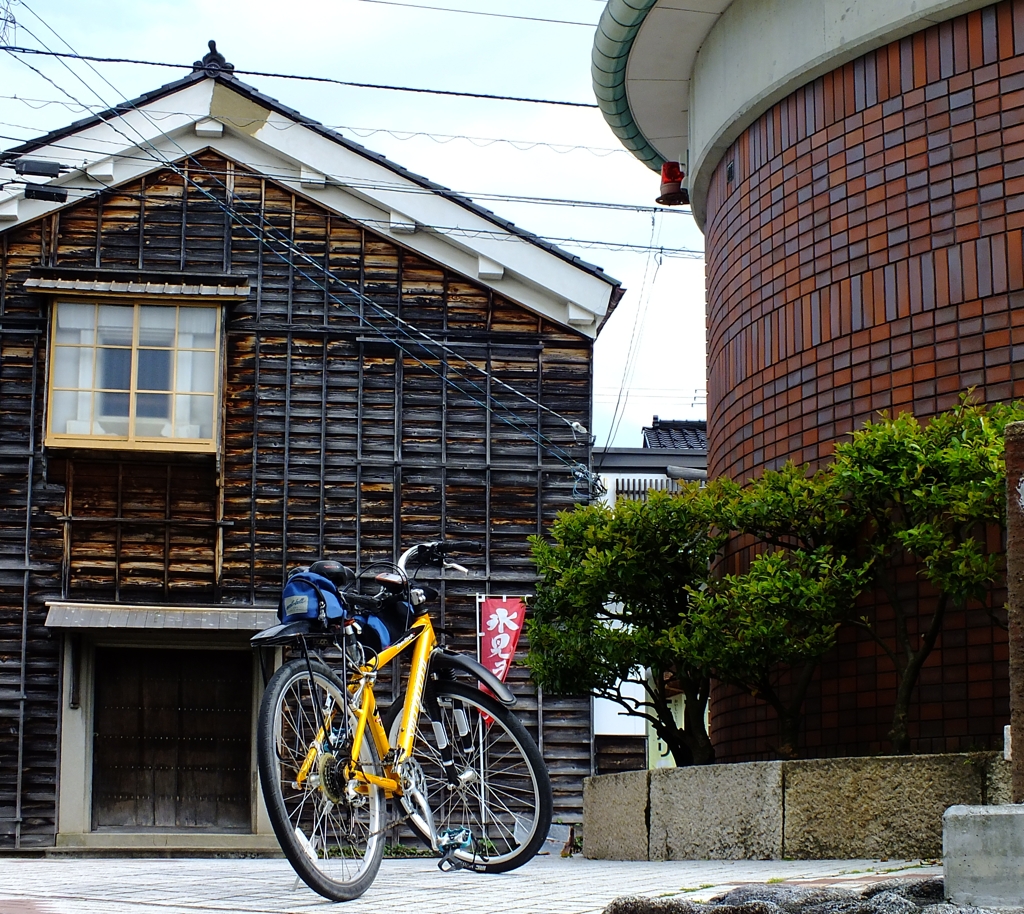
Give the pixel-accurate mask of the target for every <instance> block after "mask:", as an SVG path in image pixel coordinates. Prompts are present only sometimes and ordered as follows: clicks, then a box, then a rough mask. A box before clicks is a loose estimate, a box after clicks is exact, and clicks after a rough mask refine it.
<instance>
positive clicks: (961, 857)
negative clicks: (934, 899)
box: [942, 804, 1024, 907]
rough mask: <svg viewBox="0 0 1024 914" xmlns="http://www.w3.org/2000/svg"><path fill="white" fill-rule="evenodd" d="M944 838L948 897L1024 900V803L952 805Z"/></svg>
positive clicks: (989, 902) (970, 901) (965, 901)
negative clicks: (1013, 804) (1011, 804)
mask: <svg viewBox="0 0 1024 914" xmlns="http://www.w3.org/2000/svg"><path fill="white" fill-rule="evenodd" d="M942 842H943V855H942V857H943V860H942V862H943V868H944V870H945V879H946V897H947V898H948V899H949V900H950V901H952V902H953V903H954V904H961V905H976V906H979V907H982V906H984V907H1015V906H1018V905H1024V805H1020V804H1018V805H1015V806H1010V805H1007V806H952V807H950V808H949V809H947V810H946V814H945V815H944V816H943V819H942Z"/></svg>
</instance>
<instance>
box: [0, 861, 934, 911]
mask: <svg viewBox="0 0 1024 914" xmlns="http://www.w3.org/2000/svg"><path fill="white" fill-rule="evenodd" d="M941 873H942V867H941V865H936V864H934V863H929V864H921V863H919V862H908V863H904V862H879V861H869V860H840V861H835V860H770V861H751V860H712V861H673V862H669V863H632V862H630V863H625V862H618V861H608V860H586V859H583V858H581V857H573V858H570V859H563V858H561V857H556V856H542V857H537V858H536V859H534V860H533V861H531V862H530V863H529V864H528V865H526V866H524V867H521V868H520V869H518V870H515V871H514V872H512V873H507V874H504V875H500V876H488V875H480V874H477V873H469V872H465V871H463V872H455V873H441V872H440V871H439V870H438V869H437V865H436V861H435V860H432V859H429V858H417V859H413V860H385V861H384V862H383V864H382V865H381V869H380V873H379V874H378V876H377V879H376V881H375V882H374V884H373V886H372V887H371V888H370V890H369V891H368V892H367V893H366V894H365V895H364V896H363V897H362V898H360V899H357V900H356V901H352V902H348V903H347V904H346V905H345V907H344V911H345V914H369V912H373V914H383V912H387V914H413V912H415V914H441V912H445V914H598V912H600V911H602V910H603V908H604V907H605V906H606V905H607V904H608V903H609V902H610V901H611V900H612V899H614V898H617V897H618V896H620V895H651V896H676V895H678V896H682V897H685V898H687V899H692V900H694V901H703V900H707V899H708V898H710V897H712V896H713V895H716V894H718V893H720V892H723V891H727V890H728V889H730V888H732V887H735V886H737V885H742V884H744V883H750V882H768V881H769V880H772V881H779V880H784V881H786V882H789V883H792V884H794V885H802V886H807V887H810V886H818V885H833V886H842V887H847V888H859V887H862V886H864V885H865V884H867V883H868V882H873V881H877V880H879V879H883V878H884V879H889V878H892V877H893V876H907V877H922V876H931V875H941ZM295 881H296V880H295V876H294V873H293V872H292V870H291V868H290V867H289V866H288V864H287V862H286V861H284V860H280V859H256V860H254V859H166V858H137V857H133V858H127V859H124V858H116V859H111V858H102V859H98V858H81V857H65V856H61V857H47V858H13V857H6V858H0V914H136V912H147V914H228V912H231V914H307V912H323V911H326V910H329V909H330V906H331V903H330V902H328V901H326V900H325V899H322V898H320V896H319V895H316V894H314V893H313V892H311V891H310V890H309V889H307V888H306V887H305V885H304V884H302V883H299V885H298V886H296V885H295Z"/></svg>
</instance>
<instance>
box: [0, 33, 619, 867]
mask: <svg viewBox="0 0 1024 914" xmlns="http://www.w3.org/2000/svg"><path fill="white" fill-rule="evenodd" d="M47 162H48V163H54V162H55V163H60V164H61V165H63V166H64V167H63V168H61V169H60V173H59V174H50V175H46V174H41V172H46V170H47V168H48V166H46V165H41V164H40V163H47ZM0 163H2V165H0V179H2V180H3V181H4V182H6V186H5V188H4V189H3V190H0V719H2V726H0V848H8V849H12V848H13V849H19V848H20V849H28V848H38V847H46V846H52V845H54V844H57V845H60V846H84V847H125V846H146V845H160V846H169V847H219V848H235V849H243V848H251V847H258V846H264V845H269V844H272V843H273V836H272V834H271V833H270V831H269V828H268V824H267V821H266V818H265V813H264V812H263V811H262V809H261V805H260V804H261V800H260V798H259V790H258V788H257V785H256V772H255V766H254V749H253V729H254V707H255V704H256V702H257V701H258V696H259V694H260V691H261V689H262V676H263V673H262V671H261V670H260V667H259V664H258V663H257V661H256V659H255V658H254V656H253V654H252V652H251V651H250V649H249V647H248V638H249V637H250V636H251V634H252V633H253V631H255V630H258V629H259V628H261V627H263V626H264V625H266V624H269V623H270V622H272V621H273V620H274V610H275V608H276V602H277V593H278V590H279V588H280V586H281V583H282V581H283V579H284V577H285V575H286V573H287V571H288V569H289V568H291V567H293V566H295V565H298V564H304V563H308V562H309V561H310V560H312V559H314V558H316V557H318V556H321V555H330V556H336V557H338V558H340V559H342V560H343V561H345V562H347V563H349V564H351V565H352V566H354V567H355V568H356V569H357V570H358V571H362V570H363V569H365V568H367V567H368V566H369V564H371V563H373V562H375V561H382V560H393V559H394V558H395V557H397V554H398V552H399V550H400V548H401V546H402V544H405V545H408V544H410V543H411V542H414V541H416V540H418V539H427V538H435V537H439V536H446V537H449V538H457V539H460V540H472V541H473V542H474V543H476V544H477V549H476V551H474V552H472V553H469V554H467V555H466V556H465V557H464V558H460V561H463V562H464V564H467V565H468V566H469V567H470V575H469V576H468V577H459V576H449V577H447V579H444V580H442V581H441V582H440V583H441V589H442V594H443V596H442V607H441V609H440V615H441V618H440V619H439V620H438V621H439V623H440V626H441V628H442V629H443V630H444V632H445V634H446V638H447V643H448V644H449V645H450V646H452V647H454V648H456V649H461V650H466V651H470V652H472V651H475V650H476V643H477V636H476V623H475V618H476V599H477V597H478V595H483V594H528V593H530V592H531V591H532V588H533V582H534V575H533V568H532V564H531V562H530V558H529V547H528V543H527V537H528V536H529V535H531V534H534V533H539V532H541V531H543V530H544V529H545V527H546V525H547V524H548V523H549V522H550V521H551V519H552V518H553V517H554V515H555V513H556V512H557V511H559V510H561V509H563V508H566V507H568V506H570V505H571V504H572V503H573V502H574V501H575V500H578V499H579V498H580V497H581V496H583V497H585V496H586V484H585V481H584V482H582V483H581V480H580V478H579V476H580V474H579V472H577V474H576V475H574V472H573V469H574V468H577V470H578V468H579V467H580V466H582V467H583V468H587V467H589V460H590V452H589V440H588V435H587V434H586V433H581V432H580V431H579V430H578V429H577V430H575V431H574V429H573V428H572V425H571V423H574V422H575V423H579V424H580V425H581V426H584V427H589V424H590V410H591V386H592V385H591V374H592V371H591V367H592V344H593V340H594V338H595V337H596V335H597V332H598V330H599V328H600V326H601V324H602V322H603V321H604V320H605V318H606V317H607V316H608V315H609V313H610V311H611V309H612V308H613V307H614V304H615V303H616V301H617V300H618V297H619V295H620V294H621V289H620V288H619V286H618V285H617V283H616V282H615V281H614V280H612V279H610V278H609V277H607V276H605V275H604V274H603V273H602V272H601V271H600V270H599V269H598V268H596V267H592V266H590V265H588V264H586V263H584V262H582V261H580V260H579V259H578V258H575V257H573V256H572V255H569V254H567V253H565V252H563V251H561V250H559V249H557V248H555V247H553V246H551V245H549V244H547V243H545V242H543V241H541V240H540V239H538V238H536V237H534V236H532V235H530V234H528V233H526V232H523V231H522V230H520V229H518V228H516V227H515V226H513V225H511V224H510V223H507V222H505V221H503V220H500V219H499V218H497V217H496V216H495V215H494V214H493V213H490V212H489V211H487V210H484V209H482V208H480V207H478V206H476V205H474V204H473V203H472V202H471V201H469V200H467V199H465V198H463V197H460V196H458V195H457V194H455V193H453V192H451V191H449V190H446V189H445V188H442V187H439V186H437V185H434V184H432V183H430V182H429V181H427V180H425V179H423V178H420V177H418V176H416V175H414V174H412V173H410V172H408V171H405V170H404V169H402V168H400V167H398V166H396V165H394V164H393V163H391V162H389V161H387V160H386V159H384V158H382V157H381V156H378V155H376V154H374V153H371V152H369V151H368V150H366V149H364V148H362V147H360V146H358V145H357V144H354V143H351V142H349V141H347V140H345V139H343V138H342V137H340V136H338V135H336V134H334V133H332V132H331V131H329V130H327V129H325V128H324V127H322V126H321V125H319V124H317V123H315V122H313V121H310V120H309V119H307V118H305V117H303V116H302V115H300V114H298V113H297V112H295V111H293V110H290V109H288V108H286V107H284V106H282V105H281V104H280V103H278V102H276V101H274V100H273V99H270V98H268V97H266V96H264V95H262V94H260V93H259V92H257V91H255V90H254V89H252V88H250V87H248V86H246V85H244V84H242V83H240V82H239V81H238V80H237V79H235V78H234V77H233V75H232V69H231V66H230V64H227V63H226V62H225V61H224V59H223V57H221V56H220V55H218V54H217V53H216V50H215V48H213V47H212V45H211V53H210V54H209V55H207V57H205V58H204V59H203V61H200V62H197V65H196V68H195V70H194V71H193V72H192V73H191V74H190V75H188V76H186V77H185V78H183V79H181V80H179V81H177V82H174V83H171V84H169V85H166V86H164V87H162V88H160V89H158V90H156V91H154V92H152V93H148V94H147V95H144V96H142V97H141V98H139V99H136V100H135V101H134V102H129V103H125V104H123V105H121V106H119V107H118V108H116V109H114V110H112V111H109V112H106V113H104V114H103V115H100V116H98V117H93V118H90V119H87V120H84V121H80V122H78V123H75V124H72V125H71V126H69V127H68V128H67V129H65V130H61V131H57V132H54V133H52V134H49V135H47V136H44V137H42V138H40V139H38V140H36V141H33V142H30V143H27V144H24V145H22V146H20V147H18V148H16V149H11V150H8V151H7V152H6V153H3V154H2V157H0ZM15 181H21V182H22V183H11V182H15ZM581 486H582V489H581ZM512 681H513V683H514V687H515V690H516V691H517V694H518V695H519V696H520V699H521V701H520V705H519V711H520V714H521V716H522V717H523V718H524V720H525V721H526V722H527V724H528V725H529V726H530V727H531V729H532V731H533V732H534V734H535V735H536V736H537V738H538V741H539V742H540V743H541V745H542V748H543V751H544V755H545V758H546V759H547V761H548V764H549V766H550V770H551V773H552V780H553V782H554V785H555V791H556V816H559V817H561V818H562V820H563V821H570V822H571V821H578V820H579V816H580V814H581V805H582V799H581V794H582V791H581V781H582V777H583V776H585V775H589V774H590V772H591V744H592V733H591V730H592V725H591V719H590V702H589V699H581V700H564V699H558V700H552V699H550V698H545V697H544V696H542V695H538V694H537V693H536V690H535V689H533V688H532V687H531V685H530V684H529V683H528V682H527V680H526V673H525V671H524V670H523V669H522V667H521V665H520V666H519V668H518V669H514V671H513V674H512Z"/></svg>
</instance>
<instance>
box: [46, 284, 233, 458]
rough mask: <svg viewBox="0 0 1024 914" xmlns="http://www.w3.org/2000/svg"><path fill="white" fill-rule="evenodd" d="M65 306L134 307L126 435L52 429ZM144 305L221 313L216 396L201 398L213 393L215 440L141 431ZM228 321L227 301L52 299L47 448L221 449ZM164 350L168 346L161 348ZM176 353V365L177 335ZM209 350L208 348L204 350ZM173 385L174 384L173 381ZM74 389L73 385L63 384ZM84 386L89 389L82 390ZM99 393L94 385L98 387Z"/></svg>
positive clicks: (209, 451) (217, 323) (217, 325)
mask: <svg viewBox="0 0 1024 914" xmlns="http://www.w3.org/2000/svg"><path fill="white" fill-rule="evenodd" d="M62 304H78V305H94V306H99V305H120V306H129V307H132V308H134V317H133V323H132V343H131V368H130V381H129V384H130V386H129V390H128V403H129V407H128V409H129V412H128V418H127V421H128V434H127V435H125V436H121V435H97V434H71V433H66V432H63V433H62V432H55V431H53V429H52V427H51V422H52V417H53V402H54V386H55V385H54V375H55V371H54V364H55V354H56V351H57V309H58V308H59V307H60V306H61V305H62ZM143 307H152V308H164V307H166V308H174V309H175V310H176V312H178V313H180V309H182V308H190V307H197V308H209V309H212V310H214V311H215V312H216V321H215V329H214V334H215V335H214V343H213V359H214V364H213V393H212V395H208V394H205V393H203V394H201V395H202V396H211V400H212V422H213V425H212V430H211V436H210V438H208V439H207V438H165V437H162V436H161V437H157V436H152V435H139V434H136V425H135V420H136V414H135V410H136V394H137V393H138V392H139V391H138V388H137V386H136V385H137V377H138V374H137V368H138V353H139V349H140V348H146V347H140V345H139V315H140V313H141V309H142V308H143ZM223 322H224V302H222V301H218V302H212V301H210V299H208V298H206V299H201V300H198V301H197V300H194V299H188V298H174V299H170V300H167V299H164V298H162V297H161V298H160V299H156V300H154V299H147V297H146V296H131V297H122V296H111V297H106V296H81V297H80V296H77V295H64V296H60V297H54V298H53V300H52V302H51V310H50V333H49V351H48V355H49V362H50V365H49V371H48V373H47V390H46V430H45V437H44V443H45V445H46V446H47V447H65V448H72V447H73V448H89V449H104V450H124V451H163V452H167V451H171V452H181V453H191V454H216V453H219V451H220V437H221V412H222V409H221V375H222V373H223V358H224V356H223V351H222V348H223ZM96 348H97V347H96V345H95V344H94V346H93V350H94V351H95V349H96ZM160 348H164V347H160ZM170 351H171V353H172V356H171V362H172V364H173V363H174V362H175V361H176V357H177V354H178V352H180V351H184V350H183V349H179V347H178V345H177V335H176V338H175V345H174V347H173V348H171V349H170ZM201 351H209V350H201ZM172 386H173V382H172ZM61 389H70V388H61ZM81 389H83V390H84V389H85V388H81ZM94 392H95V388H94ZM175 393H176V392H175V391H173V390H172V391H170V392H169V395H170V396H174V394H175Z"/></svg>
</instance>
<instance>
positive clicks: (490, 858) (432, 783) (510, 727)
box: [384, 681, 553, 873]
mask: <svg viewBox="0 0 1024 914" xmlns="http://www.w3.org/2000/svg"><path fill="white" fill-rule="evenodd" d="M430 687H431V688H433V689H434V694H435V695H436V696H437V700H438V705H439V706H440V708H441V717H442V721H441V723H442V726H443V727H444V732H445V734H446V737H447V739H448V740H449V742H450V743H451V745H452V747H453V754H454V762H455V766H456V770H457V771H458V772H459V773H460V775H461V776H460V778H459V781H460V783H459V784H457V785H453V784H452V783H451V781H450V780H449V779H448V777H447V776H446V775H445V773H444V771H443V770H442V767H441V763H440V752H439V751H438V748H437V745H436V735H435V732H434V728H433V723H434V722H433V721H430V720H428V719H427V715H426V714H425V713H421V715H420V721H419V725H418V727H417V735H416V741H415V743H414V744H413V759H414V760H415V761H416V762H417V763H418V764H419V766H420V769H421V770H422V775H423V782H424V783H425V787H426V790H425V796H426V799H427V803H428V804H429V806H430V808H431V811H432V813H433V819H434V826H435V828H436V830H437V833H438V834H440V833H442V832H443V831H445V830H447V829H459V828H462V827H466V828H468V829H469V830H470V833H471V835H472V838H473V843H472V844H471V845H470V846H468V847H465V848H461V849H459V850H457V851H456V852H455V853H454V856H455V858H456V859H457V861H458V865H460V866H462V867H465V868H468V869H473V870H477V871H478V872H485V873H504V872H507V871H508V870H513V869H515V868H516V867H520V866H522V865H523V864H524V863H526V862H527V861H529V860H530V859H532V858H533V857H534V856H535V855H536V853H537V851H539V850H540V848H541V845H542V844H543V843H544V841H545V839H546V838H547V836H548V830H549V829H550V827H551V814H552V808H553V800H552V795H551V781H550V779H549V777H548V773H547V768H546V766H545V765H544V760H543V758H542V757H541V754H540V750H539V749H538V748H537V744H536V743H535V742H534V741H533V739H532V738H531V737H530V734H529V733H528V732H527V731H526V728H525V727H524V726H523V724H522V723H521V722H520V720H519V719H518V718H517V717H516V716H515V715H514V714H512V712H511V711H509V709H508V708H506V707H505V706H504V705H503V704H501V703H500V702H499V701H497V700H496V699H495V698H492V697H491V696H490V695H489V694H487V693H486V692H482V691H481V690H480V689H478V688H475V687H474V686H470V685H464V684H463V683H459V682H453V681H441V682H433V683H431V685H430ZM404 704H405V701H404V696H403V697H402V698H400V699H399V700H398V701H396V702H395V703H394V704H393V705H392V706H391V707H390V708H389V709H388V712H387V714H386V715H385V719H384V727H385V729H386V730H387V732H388V738H389V740H390V742H391V745H392V746H394V745H395V740H396V738H397V735H398V730H399V728H400V726H401V713H402V706H403V705H404ZM460 709H461V711H462V712H463V713H464V714H465V715H466V722H467V723H468V725H469V729H470V732H471V734H472V739H471V740H466V739H465V738H462V739H460V738H458V736H457V735H456V734H457V729H458V728H457V727H456V726H455V725H454V721H455V715H456V714H457V713H458V711H459V710H460ZM487 718H490V723H488V720H487ZM467 746H468V747H470V748H467ZM468 772H472V773H473V775H472V776H468V775H467V773H468ZM481 775H482V776H481ZM399 800H400V802H401V803H402V806H403V808H404V810H405V812H406V813H407V814H408V815H409V825H410V826H411V827H412V829H413V831H414V832H415V833H416V834H417V836H418V837H419V838H421V839H422V840H423V841H424V842H425V843H426V844H427V845H428V846H429V845H430V836H429V834H428V833H427V828H425V827H424V825H423V824H421V823H419V822H418V821H417V818H418V816H417V814H416V812H417V811H416V808H415V805H414V804H413V803H412V802H410V801H408V800H406V799H405V798H404V797H400V798H399Z"/></svg>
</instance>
